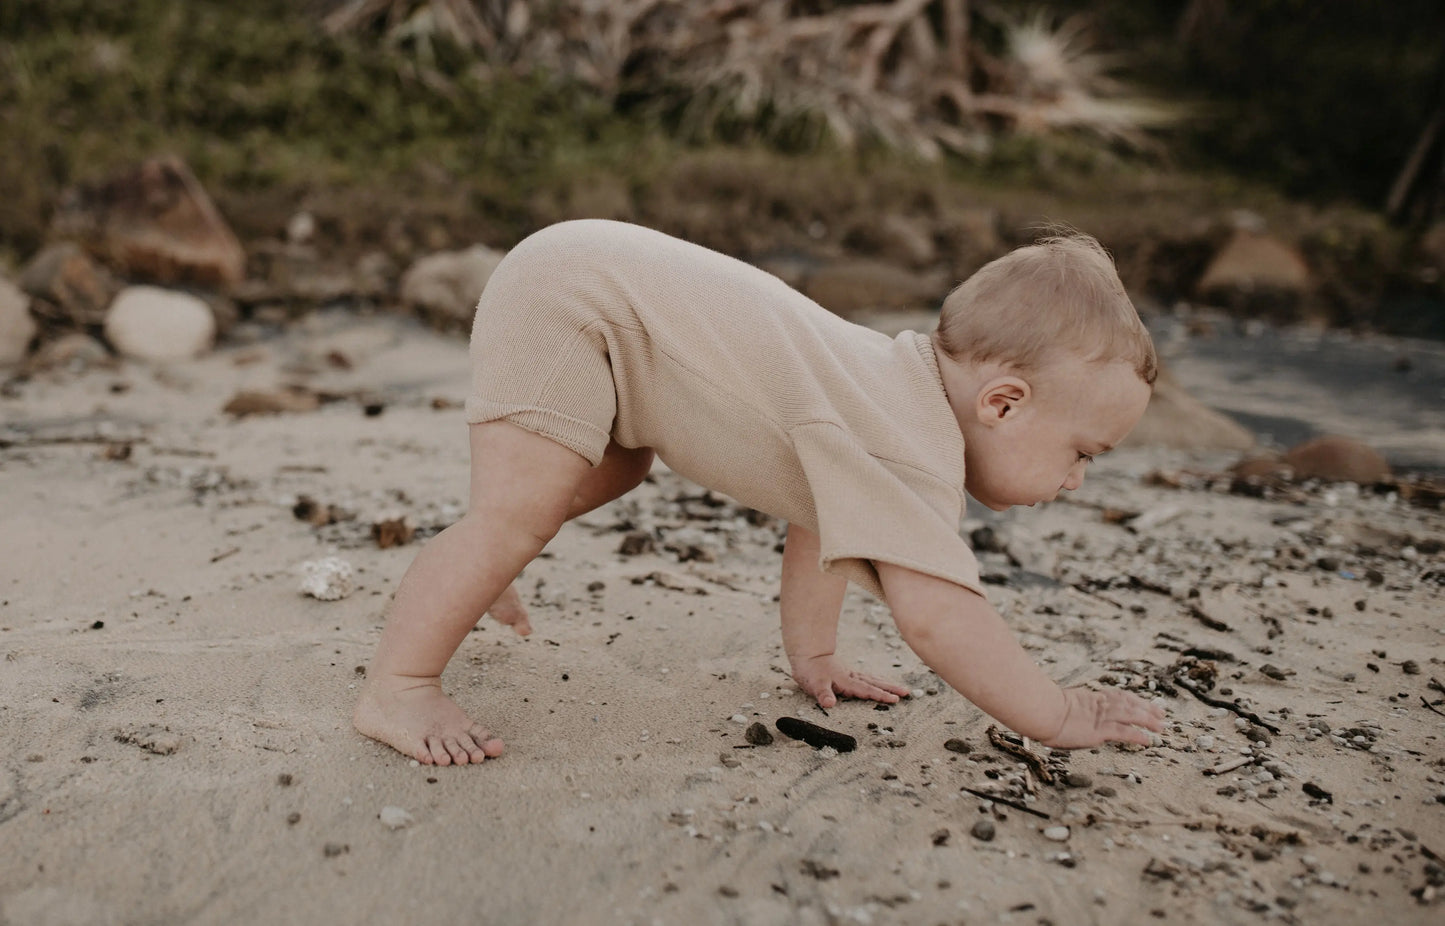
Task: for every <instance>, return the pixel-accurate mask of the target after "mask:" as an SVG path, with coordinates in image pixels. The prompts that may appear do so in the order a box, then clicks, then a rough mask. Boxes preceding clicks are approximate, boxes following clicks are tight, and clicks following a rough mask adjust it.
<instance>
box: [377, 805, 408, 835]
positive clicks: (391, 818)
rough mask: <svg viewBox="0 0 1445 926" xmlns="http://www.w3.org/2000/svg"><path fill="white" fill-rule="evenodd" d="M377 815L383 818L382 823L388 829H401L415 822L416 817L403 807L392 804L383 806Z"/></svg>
mask: <svg viewBox="0 0 1445 926" xmlns="http://www.w3.org/2000/svg"><path fill="white" fill-rule="evenodd" d="M377 817H379V818H380V819H381V823H382V825H383V826H385V827H386V828H387V829H393V830H399V829H401V828H402V827H404V826H410V825H411V824H412V822H414V821H415V819H416V818H415V817H413V816H412V815H411V814H409V813H407V812H406V811H405V810H403V809H402V808H400V807H393V806H390V805H388V806H386V807H383V808H381V813H379V814H377Z"/></svg>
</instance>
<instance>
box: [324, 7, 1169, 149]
mask: <svg viewBox="0 0 1445 926" xmlns="http://www.w3.org/2000/svg"><path fill="white" fill-rule="evenodd" d="M975 16H980V17H983V16H987V17H989V18H990V19H991V21H993V22H994V23H996V24H997V25H999V26H1000V27H1001V29H1002V31H1003V34H1004V35H1005V37H1006V45H1007V47H1006V48H1005V49H1004V50H1003V51H1002V53H996V52H995V53H991V52H990V51H989V50H988V49H986V48H984V47H982V45H981V43H979V42H978V40H977V39H976V38H975V30H974V29H973V28H972V24H973V18H974V17H975ZM324 25H325V28H326V29H328V30H329V31H330V32H332V33H341V32H351V31H371V32H379V33H381V34H383V35H385V36H386V37H387V38H388V39H389V40H391V41H393V42H404V41H410V42H412V43H414V44H415V45H416V47H417V48H418V50H419V52H420V57H422V58H428V57H429V56H430V49H431V44H432V42H433V41H434V40H436V39H444V40H446V41H449V42H452V43H454V44H457V45H460V46H461V47H463V48H467V49H470V50H471V51H472V52H473V53H474V54H475V55H476V56H477V57H478V58H479V59H480V60H481V61H482V62H483V63H484V64H485V65H486V66H487V67H489V68H492V69H493V70H505V71H508V72H511V73H526V72H532V71H548V72H551V73H556V74H561V75H564V76H567V77H570V78H573V79H576V80H580V81H582V82H583V83H585V84H587V85H589V86H591V87H593V88H594V89H596V90H598V91H599V92H601V93H604V94H607V95H613V96H615V95H616V94H619V93H621V92H623V91H624V90H626V91H630V92H631V93H633V94H635V95H640V96H642V97H646V98H650V99H652V100H654V101H655V102H657V103H659V104H661V105H667V106H669V107H671V108H673V109H674V111H680V112H681V114H682V118H683V124H684V126H686V127H690V128H691V129H693V130H695V131H698V132H702V133H710V132H711V131H712V130H713V129H714V128H715V127H716V125H717V124H718V123H719V121H720V120H723V119H726V118H734V117H736V118H741V119H744V120H749V121H751V122H753V123H755V124H759V125H761V126H762V127H763V129H764V130H766V126H767V124H769V123H771V124H772V125H774V126H778V127H781V126H786V125H788V124H789V123H790V122H791V123H793V124H796V123H797V121H798V120H811V121H813V122H820V123H821V124H823V125H826V126H827V128H828V129H829V131H830V133H831V135H832V136H833V138H834V139H835V140H836V141H838V142H839V143H840V144H842V145H843V146H845V147H849V146H853V145H855V144H857V143H858V142H859V141H861V140H863V139H864V138H874V139H880V140H882V141H884V142H886V143H888V144H890V145H893V146H896V147H902V148H908V149H912V150H914V151H917V152H918V153H920V154H923V155H925V156H935V155H937V154H939V153H940V152H941V151H943V150H946V149H952V150H958V151H971V152H972V151H978V150H980V149H981V148H983V147H986V146H987V144H988V138H989V137H990V136H991V135H992V134H994V133H995V132H996V131H997V130H998V129H1000V128H1002V129H1006V130H1009V129H1011V130H1014V131H1018V132H1025V133H1044V132H1052V131H1059V130H1065V129H1080V130H1086V131H1091V132H1095V133H1098V134H1101V135H1103V136H1106V137H1108V138H1111V139H1114V140H1118V141H1122V142H1125V143H1127V144H1131V145H1135V146H1141V147H1142V146H1147V145H1148V144H1149V141H1148V136H1147V134H1146V129H1147V128H1149V127H1151V126H1154V125H1159V124H1163V123H1165V122H1167V121H1169V119H1170V118H1171V116H1170V114H1169V113H1167V112H1166V111H1164V110H1163V109H1162V108H1161V107H1157V106H1151V105H1148V104H1145V103H1142V102H1141V101H1138V100H1130V99H1127V98H1125V97H1123V96H1121V94H1120V91H1119V88H1118V87H1117V86H1116V85H1115V84H1113V83H1112V82H1111V81H1109V80H1107V78H1105V77H1104V76H1103V71H1104V70H1105V68H1104V67H1103V63H1104V59H1103V58H1102V56H1099V55H1097V54H1095V53H1093V52H1092V51H1091V50H1090V48H1089V43H1088V37H1087V31H1086V29H1085V28H1084V21H1083V20H1081V19H1079V18H1074V19H1070V20H1066V21H1065V22H1063V23H1062V24H1061V25H1058V26H1055V25H1053V24H1052V23H1051V22H1050V21H1049V20H1047V19H1045V18H1044V17H1043V16H1042V14H1035V15H1033V16H1032V17H1029V18H1024V19H1016V18H1013V17H1011V16H1009V15H1008V14H1005V13H1002V12H999V11H996V10H995V9H994V8H993V7H988V8H987V9H983V8H982V5H980V8H975V7H974V6H973V5H972V4H971V3H970V2H969V0H893V2H878V3H866V4H857V5H851V4H850V5H823V6H822V11H821V12H817V13H812V14H801V13H797V12H795V11H794V4H793V3H791V2H790V0H702V2H698V0H551V2H541V0H348V2H345V3H344V4H343V5H341V6H340V7H339V8H337V9H336V10H334V11H333V12H332V13H331V14H329V15H328V16H327V17H326V19H325V20H324ZM424 76H425V75H424ZM436 79H437V78H436V75H435V74H434V73H431V74H430V77H429V82H435V80H436Z"/></svg>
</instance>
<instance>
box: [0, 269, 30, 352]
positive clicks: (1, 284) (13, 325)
mask: <svg viewBox="0 0 1445 926" xmlns="http://www.w3.org/2000/svg"><path fill="white" fill-rule="evenodd" d="M33 337H35V319H33V318H31V317H30V298H29V297H28V296H26V295H25V294H24V293H23V292H21V291H20V287H18V286H16V285H15V284H14V283H11V282H10V281H9V280H6V279H4V278H0V367H3V366H10V365H11V364H15V363H19V362H20V361H22V360H24V359H25V349H26V348H27V347H28V346H29V345H30V339H31V338H33Z"/></svg>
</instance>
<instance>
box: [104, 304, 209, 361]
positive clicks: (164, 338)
mask: <svg viewBox="0 0 1445 926" xmlns="http://www.w3.org/2000/svg"><path fill="white" fill-rule="evenodd" d="M105 337H106V340H108V341H109V342H110V344H111V346H112V347H114V348H115V349H116V350H117V351H118V352H119V353H121V354H122V355H124V356H127V357H134V358H136V359H138V360H184V359H186V358H188V357H197V356H200V355H201V354H204V353H205V352H206V351H208V350H210V349H211V345H212V343H214V341H215V339H216V317H215V315H214V314H212V312H211V307H210V306H208V305H206V304H205V303H204V302H202V301H201V300H199V299H197V298H196V297H195V296H191V295H188V294H186V293H179V292H175V291H174V290H168V289H161V288H159V287H156V286H131V287H127V288H126V289H124V290H121V293H120V295H118V296H116V297H115V301H114V302H112V303H111V304H110V310H109V311H108V312H106V315H105Z"/></svg>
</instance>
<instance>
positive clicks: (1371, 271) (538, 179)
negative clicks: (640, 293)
mask: <svg viewBox="0 0 1445 926" xmlns="http://www.w3.org/2000/svg"><path fill="white" fill-rule="evenodd" d="M840 2H841V0H840ZM831 5H836V4H831ZM334 6H335V3H334V2H331V0H254V2H251V3H247V4H236V3H231V2H228V0H186V2H178V0H127V2H124V3H119V2H117V3H111V2H100V0H6V2H4V3H0V125H3V127H4V132H3V134H0V190H3V191H5V195H4V196H3V197H0V264H4V263H9V264H11V265H18V264H20V263H23V262H24V261H25V260H26V259H28V257H29V256H30V255H31V254H33V253H34V251H35V250H36V249H38V248H39V247H40V245H41V244H42V243H43V242H44V241H45V240H46V235H47V226H48V222H49V217H50V215H51V213H52V211H53V209H54V206H55V203H56V201H57V199H58V197H59V196H60V194H61V192H62V191H63V190H64V189H65V188H66V187H68V186H70V185H72V184H75V183H82V182H87V181H91V180H95V179H98V178H100V177H103V176H105V175H107V174H108V173H110V172H112V171H113V170H115V169H116V168H119V167H121V166H125V165H130V164H133V163H135V162H137V161H139V160H141V159H143V158H145V157H149V156H153V155H157V154H162V153H174V154H177V155H179V156H180V157H182V158H183V159H184V160H186V161H187V162H188V163H189V164H190V165H191V166H192V168H193V169H194V170H195V171H196V173H197V175H198V176H199V177H200V179H201V180H202V182H203V183H204V184H205V185H206V187H207V188H208V189H209V190H210V191H211V192H212V194H213V195H214V196H215V197H216V198H217V200H218V201H219V202H220V205H221V207H222V210H223V211H224V212H225V213H226V215H227V217H228V218H229V219H230V220H231V221H232V223H233V225H235V226H236V228H237V231H238V233H239V234H240V235H241V237H242V239H243V240H247V241H252V240H255V239H257V238H262V237H274V236H276V235H278V234H279V233H280V230H281V229H282V228H283V227H284V226H285V222H286V220H287V219H288V218H289V217H290V216H291V215H292V214H293V213H294V212H295V211H296V210H297V209H299V208H306V209H309V210H310V211H312V212H313V213H314V214H315V215H316V217H317V219H318V221H319V222H320V224H321V230H322V242H323V247H325V248H328V249H331V250H333V251H335V252H337V253H348V252H352V253H354V252H356V251H358V250H360V249H364V248H377V247H380V248H382V249H385V250H387V251H389V252H390V253H391V254H392V255H393V256H394V257H396V258H398V259H401V260H405V259H407V258H409V257H411V256H413V255H414V254H415V253H416V252H418V251H420V250H423V249H427V248H438V247H445V246H449V245H454V244H459V243H463V242H470V241H478V240H481V241H486V242H488V243H492V244H495V245H507V244H510V243H511V242H513V241H515V240H517V239H518V238H520V237H521V236H522V235H523V234H525V233H526V232H527V231H529V230H531V229H533V228H535V227H537V226H539V225H541V224H543V223H545V222H548V221H553V220H556V219H560V218H564V217H567V216H570V215H580V214H588V215H606V216H611V217H617V218H628V219H634V220H638V221H643V222H647V223H649V224H652V225H655V226H657V227H661V228H664V229H667V230H669V231H673V232H676V233H680V234H684V235H687V236H688V237H691V238H693V239H694V240H699V241H701V242H703V243H706V244H710V245H712V246H714V247H718V248H721V249H724V250H729V251H731V252H734V253H744V254H747V253H758V252H760V251H764V250H778V249H788V248H790V247H799V248H806V247H808V246H813V245H821V246H826V247H844V248H846V247H848V246H850V245H849V242H850V241H855V240H866V239H868V238H869V236H870V233H871V230H872V228H873V226H875V225H876V222H877V220H878V218H879V216H880V215H882V214H884V213H886V212H901V213H906V214H910V215H913V216H917V217H920V218H922V219H924V220H927V221H928V222H929V223H930V226H931V228H932V229H933V231H934V233H935V234H938V235H940V236H941V239H940V240H941V243H943V242H945V241H947V239H949V236H950V235H951V234H953V232H951V231H950V230H949V229H950V225H949V222H950V221H951V219H950V217H951V216H956V215H958V214H959V213H961V212H963V211H967V210H968V209H978V208H986V209H992V210H994V211H995V212H996V213H997V214H999V215H1000V216H1001V217H1002V219H1003V221H1002V225H1003V231H1004V235H1005V239H1006V240H1005V243H1009V240H1008V239H1010V238H1014V239H1021V238H1023V237H1026V236H1027V234H1028V229H1029V228H1031V227H1033V226H1037V225H1039V224H1042V223H1045V222H1049V221H1066V222H1071V223H1073V224H1075V225H1077V226H1079V227H1083V228H1086V229H1088V230H1090V231H1093V232H1095V233H1096V234H1099V235H1100V237H1102V238H1104V240H1105V241H1106V243H1108V244H1109V245H1110V247H1111V248H1113V249H1114V250H1115V252H1116V253H1117V254H1119V256H1120V258H1121V261H1120V262H1121V266H1125V267H1126V268H1127V267H1128V266H1129V265H1130V261H1131V260H1134V259H1135V258H1136V257H1137V262H1138V264H1139V266H1140V267H1144V266H1145V264H1148V269H1140V270H1137V271H1136V273H1137V274H1138V276H1136V279H1139V278H1143V279H1145V280H1147V281H1148V284H1149V285H1150V286H1151V287H1152V288H1153V291H1154V292H1155V293H1156V294H1157V295H1159V296H1160V298H1164V299H1168V298H1172V297H1173V291H1172V290H1171V281H1169V280H1165V279H1162V278H1159V277H1158V274H1157V269H1156V264H1157V263H1158V257H1157V255H1158V254H1160V253H1164V252H1168V251H1169V250H1170V249H1171V248H1175V249H1176V250H1177V251H1178V252H1179V253H1180V254H1182V255H1187V257H1181V258H1180V260H1181V261H1182V262H1183V264H1187V265H1188V269H1189V270H1190V271H1191V272H1192V271H1197V269H1198V268H1197V266H1195V264H1197V262H1198V259H1199V257H1198V254H1197V253H1196V252H1197V251H1198V245H1197V244H1189V245H1187V246H1186V245H1182V244H1176V243H1177V242H1178V240H1179V238H1180V236H1181V235H1182V234H1184V230H1186V229H1193V231H1192V232H1190V234H1193V235H1194V236H1195V238H1196V239H1197V238H1198V236H1199V234H1200V232H1199V228H1200V219H1201V218H1206V219H1207V218H1209V217H1214V218H1218V217H1219V216H1221V215H1223V214H1224V213H1225V212H1226V211H1227V210H1228V209H1231V208H1238V207H1247V208H1249V209H1252V210H1254V211H1256V212H1259V213H1261V214H1263V215H1264V216H1265V217H1266V218H1267V219H1268V220H1269V221H1270V223H1271V225H1272V227H1274V228H1276V229H1277V230H1280V231H1282V232H1284V233H1285V234H1286V235H1287V236H1289V237H1292V238H1294V239H1295V240H1297V241H1300V242H1301V243H1302V245H1303V246H1304V247H1305V249H1306V250H1307V252H1309V253H1310V255H1311V257H1312V258H1313V257H1316V256H1319V257H1322V258H1325V259H1328V260H1332V261H1337V262H1338V265H1337V266H1334V267H1331V268H1330V269H1329V271H1328V272H1327V273H1326V276H1327V277H1329V278H1330V279H1332V280H1334V279H1338V280H1340V281H1341V282H1340V284H1339V285H1338V286H1335V288H1334V290H1333V291H1335V292H1340V293H1346V294H1347V295H1348V298H1347V299H1346V297H1340V299H1341V300H1342V301H1340V302H1339V303H1338V304H1337V305H1335V306H1334V309H1333V311H1335V312H1336V313H1337V314H1338V316H1339V317H1341V318H1346V319H1348V318H1353V317H1358V316H1359V315H1361V314H1362V313H1366V312H1368V311H1369V309H1368V306H1371V305H1373V304H1374V302H1375V301H1377V300H1378V299H1379V298H1380V297H1381V294H1382V293H1384V292H1385V291H1386V290H1388V289H1390V288H1392V287H1393V288H1395V289H1401V288H1402V287H1403V289H1404V290H1407V291H1408V290H1410V288H1411V287H1412V286H1414V284H1409V283H1406V284H1399V282H1398V281H1400V280H1402V279H1405V277H1406V276H1408V273H1407V272H1406V271H1405V270H1404V269H1402V264H1401V260H1400V258H1399V254H1400V253H1401V245H1400V237H1399V235H1398V234H1397V233H1396V232H1392V231H1389V230H1388V229H1386V228H1385V227H1384V225H1383V223H1382V222H1380V221H1379V219H1378V215H1377V212H1378V208H1379V206H1380V203H1381V199H1382V197H1383V190H1384V188H1385V187H1387V186H1388V184H1389V181H1390V179H1391V177H1392V176H1393V173H1394V171H1395V170H1397V169H1398V166H1399V163H1400V162H1401V161H1402V160H1403V158H1404V157H1405V155H1406V154H1407V153H1408V151H1409V148H1410V145H1411V144H1412V143H1413V141H1414V138H1415V136H1416V134H1417V133H1418V132H1419V130H1420V127H1421V126H1422V125H1423V122H1424V119H1425V116H1426V115H1427V113H1428V111H1429V107H1430V105H1432V99H1431V97H1430V94H1431V93H1432V92H1433V89H1434V88H1433V86H1432V84H1431V81H1430V80H1429V79H1428V73H1429V71H1430V68H1431V67H1434V66H1435V64H1436V63H1437V61H1438V58H1437V57H1436V56H1435V55H1438V52H1435V53H1433V54H1432V52H1431V47H1433V46H1434V45H1438V40H1437V37H1438V35H1439V34H1441V33H1442V31H1445V8H1440V9H1437V7H1438V4H1436V3H1433V2H1425V0H1402V2H1401V3H1399V4H1391V5H1386V7H1383V8H1382V7H1380V6H1379V5H1376V4H1372V3H1366V2H1363V0H1349V2H1342V3H1340V4H1313V3H1306V2H1304V0H1260V2H1259V3H1251V4H1244V3H1239V2H1231V0H1192V2H1191V3H1189V4H1180V3H1177V2H1165V0H1127V2H1126V0H1058V2H1056V3H1054V4H1052V6H1053V8H1055V9H1058V10H1060V11H1061V12H1063V13H1069V12H1071V11H1073V12H1077V11H1084V12H1086V13H1088V15H1089V16H1090V18H1091V21H1092V22H1093V23H1094V26H1095V33H1096V35H1097V36H1098V37H1099V38H1100V39H1102V40H1104V44H1103V46H1102V49H1101V50H1103V51H1106V52H1107V51H1113V52H1119V53H1122V54H1123V55H1124V56H1125V58H1126V60H1129V61H1132V62H1133V63H1134V65H1135V67H1134V68H1133V69H1132V71H1131V72H1130V73H1129V74H1127V75H1126V76H1128V77H1129V78H1130V79H1131V81H1132V82H1133V83H1134V84H1135V85H1136V86H1139V87H1143V88H1144V90H1145V91H1146V92H1147V93H1152V94H1153V95H1155V96H1156V97H1159V98H1165V99H1168V98H1173V99H1186V100H1190V101H1192V102H1194V103H1195V104H1196V109H1195V110H1194V112H1195V113H1196V115H1198V116H1199V117H1200V118H1198V119H1196V120H1195V121H1194V122H1192V123H1190V124H1188V125H1187V126H1186V127H1184V128H1183V129H1180V130H1176V131H1174V132H1172V133H1171V134H1170V135H1168V136H1164V137H1163V138H1162V141H1161V143H1160V144H1159V145H1158V146H1156V147H1155V148H1154V149H1153V150H1151V151H1148V152H1146V153H1142V154H1141V153H1139V152H1138V151H1137V150H1134V149H1131V148H1126V147H1120V146H1119V145H1117V144H1114V143H1110V142H1108V141H1106V140H1101V139H1100V138H1099V137H1097V136H1094V137H1090V136H1088V135H1085V134H1067V133H1065V134H1053V135H1047V136H1038V135H1035V136H1024V135H1007V134H1001V135H997V136H995V137H994V138H993V139H992V142H991V144H989V145H986V146H985V147H983V148H981V149H980V151H979V153H977V154H976V155H973V156H967V155H960V154H957V153H955V154H949V155H948V156H946V157H944V158H942V159H940V160H936V161H926V160H921V159H919V158H917V157H916V156H913V155H909V154H906V153H901V152H899V151H897V150H892V149H887V148H884V147H883V146H881V145H880V144H879V143H878V142H877V141H876V140H873V141H871V142H870V141H869V140H867V138H866V137H865V138H864V140H863V141H862V143H861V144H860V145H859V146H857V147H854V148H852V149H848V150H844V149H843V148H841V147H840V146H837V145H834V144H832V143H830V141H829V139H828V134H827V133H826V132H825V131H823V130H822V122H820V121H818V120H817V119H808V118H806V117H799V116H797V115H791V116H788V115H783V114H779V113H777V112H773V111H771V110H769V109H768V108H767V107H766V106H764V107H762V108H761V109H759V110H756V111H755V112H754V113H753V115H752V116H751V117H749V118H743V117H742V116H741V115H740V114H739V113H737V112H730V111H728V110H726V109H722V110H718V111H716V112H714V113H713V118H712V119H711V121H709V122H707V123H706V125H705V129H706V130H705V131H702V130H699V124H698V123H697V121H696V120H693V121H689V117H688V114H687V113H686V112H685V111H683V110H682V109H679V108H678V107H677V105H676V100H677V97H676V96H675V95H672V96H668V95H667V94H668V93H674V94H675V90H676V88H674V87H661V86H660V85H658V86H652V85H644V86H641V87H639V86H627V85H624V86H621V87H618V88H616V91H617V92H615V93H612V94H607V93H602V92H599V91H598V90H597V89H595V88H594V87H590V86H588V85H586V84H584V83H582V82H580V81H576V80H569V79H567V78H564V77H560V76H555V75H552V74H549V73H547V72H543V71H542V70H540V69H538V70H536V71H534V72H533V73H531V74H529V75H526V76H514V75H513V74H512V73H510V72H509V71H508V69H506V68H503V67H495V68H488V67H487V66H486V65H485V63H484V62H483V61H482V60H481V59H479V58H478V56H477V55H475V54H474V53H472V52H468V51H465V50H463V49H462V48H460V47H458V46H457V45H454V44H449V43H448V42H447V41H445V40H432V41H429V42H428V43H427V46H428V47H427V50H426V54H424V55H422V54H418V53H417V49H416V48H415V47H412V46H409V45H408V44H407V43H406V42H400V43H398V42H389V41H386V40H385V39H383V37H382V36H380V35H379V34H377V32H376V31H375V30H370V31H368V30H361V31H359V32H356V33H351V34H345V35H339V36H333V35H329V34H328V33H327V32H326V31H324V30H323V28H322V26H321V22H322V18H323V15H324V13H325V12H326V11H327V10H328V9H331V8H334ZM828 7H830V4H829V3H827V2H814V3H812V4H811V6H810V7H809V8H810V9H813V8H817V9H823V8H828ZM1186 7H1187V8H1190V9H1196V8H1197V10H1200V11H1202V12H1201V14H1200V15H1201V16H1203V15H1205V14H1209V15H1213V16H1215V17H1216V18H1215V19H1213V20H1210V19H1208V18H1207V16H1206V18H1205V19H1204V20H1203V24H1202V25H1200V26H1197V27H1196V28H1197V29H1198V30H1200V31H1199V32H1197V34H1196V35H1194V37H1193V38H1190V37H1188V36H1185V37H1183V38H1181V37H1180V36H1179V34H1178V32H1177V28H1178V26H1179V24H1180V21H1181V13H1182V12H1183V9H1184V8H1186ZM1325 7H1329V8H1330V9H1331V10H1334V11H1336V13H1337V14H1338V15H1336V16H1335V17H1334V18H1333V19H1331V18H1330V17H1329V16H1327V15H1326V14H1325V13H1324V12H1322V10H1323V9H1324V8H1325ZM1020 9H1023V8H1022V7H1020ZM1341 11H1343V12H1341ZM1366 12H1368V13H1369V15H1370V16H1371V17H1374V18H1372V19H1369V21H1368V22H1365V21H1363V20H1360V17H1361V16H1363V15H1364V14H1365V13H1366ZM1220 16H1222V17H1223V18H1222V19H1220V18H1218V17H1220ZM1352 17H1353V18H1352ZM985 33H987V30H982V31H981V32H980V35H979V41H982V42H994V43H995V44H996V43H997V42H999V41H1002V38H1001V37H1000V36H1001V33H1000V35H993V34H992V33H987V34H985ZM650 86H651V87H652V91H653V92H649V87H650ZM662 91H666V92H662ZM1286 195H1289V196H1292V197H1295V199H1294V200H1291V199H1287V198H1286ZM1300 197H1305V198H1306V199H1311V198H1312V199H1313V201H1314V205H1313V206H1312V207H1310V208H1304V207H1302V206H1301V205H1300V204H1299V198H1300ZM1332 200H1333V201H1335V202H1337V203H1343V204H1342V205H1336V206H1328V203H1329V202H1330V201H1332ZM1326 206H1328V208H1324V207H1326ZM819 229H821V230H822V231H821V234H822V235H823V239H822V240H819V239H818V235H819V234H820V232H819ZM1149 255H1154V256H1153V257H1150V256H1149ZM1151 262H1152V263H1151ZM1191 262H1192V263H1191ZM951 269H952V270H953V272H954V273H956V274H958V275H962V274H965V273H967V272H969V270H971V267H969V266H963V265H961V264H958V263H955V265H954V266H953V267H952V268H951ZM1180 278H1182V275H1181V276H1180ZM1406 295H1410V293H1409V292H1406ZM1412 298H1413V297H1412ZM1431 298H1434V297H1433V296H1432V297H1431ZM1346 303H1348V304H1346Z"/></svg>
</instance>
